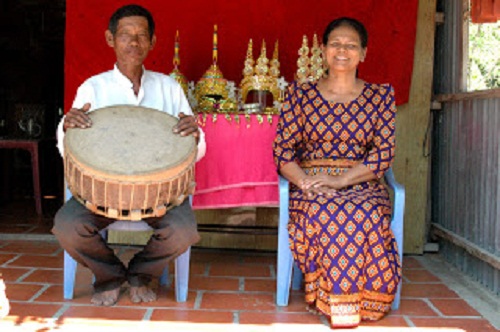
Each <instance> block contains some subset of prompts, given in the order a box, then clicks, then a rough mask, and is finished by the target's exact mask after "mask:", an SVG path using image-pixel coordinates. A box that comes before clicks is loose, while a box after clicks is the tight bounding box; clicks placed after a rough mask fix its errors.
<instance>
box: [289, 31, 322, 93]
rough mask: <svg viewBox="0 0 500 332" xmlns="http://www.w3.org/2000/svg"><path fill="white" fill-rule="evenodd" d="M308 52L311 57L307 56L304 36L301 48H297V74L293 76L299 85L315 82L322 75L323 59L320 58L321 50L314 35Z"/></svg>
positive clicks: (306, 42) (306, 43)
mask: <svg viewBox="0 0 500 332" xmlns="http://www.w3.org/2000/svg"><path fill="white" fill-rule="evenodd" d="M310 51H311V52H310V53H311V56H309V46H308V41H307V36H305V35H304V36H303V37H302V46H301V47H300V48H299V58H298V59H297V73H296V75H295V78H296V80H297V81H298V82H299V83H305V82H314V81H317V80H318V79H319V78H320V77H321V76H322V75H323V73H324V69H323V57H322V56H321V48H320V47H319V44H318V37H317V35H316V34H314V36H313V46H312V48H311V49H310Z"/></svg>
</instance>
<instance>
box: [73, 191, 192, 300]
mask: <svg viewBox="0 0 500 332" xmlns="http://www.w3.org/2000/svg"><path fill="white" fill-rule="evenodd" d="M71 196H72V195H71V192H70V191H69V189H66V200H68V199H70V198H71ZM109 229H113V230H127V231H144V230H151V227H149V225H148V224H147V223H146V222H144V221H133V222H131V221H120V220H118V221H115V222H114V223H112V224H111V225H109V226H108V227H107V228H106V229H105V230H104V231H102V232H101V236H103V237H104V238H106V236H107V230H109ZM190 256H191V247H189V248H188V249H187V250H186V251H185V252H184V253H183V254H181V255H180V256H178V257H177V258H176V259H175V298H176V301H177V302H186V300H187V294H188V284H189V259H190ZM77 265H78V263H77V262H76V261H75V260H74V259H73V257H71V256H70V255H69V254H68V253H67V252H66V251H64V299H66V300H71V299H73V292H74V289H75V277H76V268H77ZM160 285H165V286H170V279H169V275H168V266H166V267H165V269H164V270H163V273H162V275H161V276H160Z"/></svg>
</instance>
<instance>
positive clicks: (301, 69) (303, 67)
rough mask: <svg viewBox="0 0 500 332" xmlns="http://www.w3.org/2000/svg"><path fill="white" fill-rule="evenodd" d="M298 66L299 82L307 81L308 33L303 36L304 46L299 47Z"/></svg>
mask: <svg viewBox="0 0 500 332" xmlns="http://www.w3.org/2000/svg"><path fill="white" fill-rule="evenodd" d="M297 67H298V68H297V73H296V80H297V82H298V83H306V82H307V81H308V80H309V46H308V41H307V36H306V35H304V36H303V37H302V46H301V47H300V48H299V58H298V60H297Z"/></svg>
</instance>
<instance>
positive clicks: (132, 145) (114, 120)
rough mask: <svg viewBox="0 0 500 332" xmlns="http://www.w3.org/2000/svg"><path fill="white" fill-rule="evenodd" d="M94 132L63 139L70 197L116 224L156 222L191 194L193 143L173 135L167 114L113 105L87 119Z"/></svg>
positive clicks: (68, 134) (75, 133) (69, 132)
mask: <svg viewBox="0 0 500 332" xmlns="http://www.w3.org/2000/svg"><path fill="white" fill-rule="evenodd" d="M88 115H89V117H90V118H91V120H92V126H91V127H90V128H87V129H80V128H71V129H68V130H67V131H66V134H65V137H64V173H65V178H66V182H67V185H68V187H69V189H70V191H71V193H72V194H73V196H74V197H75V198H76V199H77V200H78V201H80V202H81V203H82V204H84V205H85V206H86V207H87V208H88V209H90V210H91V211H92V212H94V213H97V214H100V215H103V216H106V217H108V218H113V219H119V220H141V219H143V218H148V217H159V216H162V215H164V214H165V213H166V212H167V211H168V210H169V209H171V208H172V207H174V206H177V205H179V204H181V203H182V202H183V201H184V199H185V198H186V197H187V196H188V195H190V194H192V193H193V192H194V186H195V182H194V164H195V162H196V152H197V147H196V141H195V138H194V137H193V136H192V135H189V136H180V135H178V134H174V133H173V132H172V128H173V127H174V126H175V125H176V124H177V122H178V119H177V118H175V117H174V116H171V115H169V114H167V113H165V112H161V111H158V110H155V109H151V108H145V107H140V106H131V105H117V106H110V107H104V108H100V109H96V110H94V111H92V112H89V113H88Z"/></svg>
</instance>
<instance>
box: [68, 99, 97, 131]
mask: <svg viewBox="0 0 500 332" xmlns="http://www.w3.org/2000/svg"><path fill="white" fill-rule="evenodd" d="M89 109H90V104H89V103H86V104H85V105H83V107H82V108H72V109H70V110H69V111H68V113H66V115H65V116H64V123H63V129H64V131H66V129H68V128H81V129H85V128H90V127H91V126H92V120H90V117H89V116H88V114H87V112H88V111H89Z"/></svg>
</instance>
